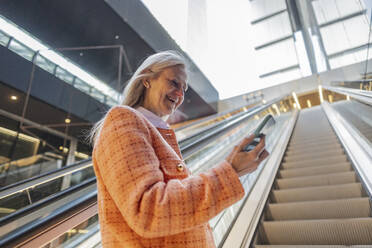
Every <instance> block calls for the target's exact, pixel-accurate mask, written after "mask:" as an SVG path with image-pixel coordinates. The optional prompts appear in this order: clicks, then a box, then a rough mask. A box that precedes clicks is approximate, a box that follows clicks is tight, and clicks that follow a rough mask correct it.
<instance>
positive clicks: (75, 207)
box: [0, 190, 97, 247]
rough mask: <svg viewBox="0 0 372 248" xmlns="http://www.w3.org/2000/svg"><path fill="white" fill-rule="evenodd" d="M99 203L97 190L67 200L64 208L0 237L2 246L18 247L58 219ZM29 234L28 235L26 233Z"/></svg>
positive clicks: (0, 245)
mask: <svg viewBox="0 0 372 248" xmlns="http://www.w3.org/2000/svg"><path fill="white" fill-rule="evenodd" d="M96 203H97V190H93V191H92V192H89V193H88V194H85V195H83V196H81V197H78V198H76V199H75V200H73V201H70V202H67V203H66V204H65V205H64V207H63V208H59V209H56V210H54V211H53V212H52V213H50V214H49V215H47V216H46V217H43V218H39V219H37V220H36V221H32V222H30V223H28V224H26V225H24V226H22V227H20V229H16V231H13V232H11V233H8V234H6V235H4V237H2V238H1V239H0V247H16V246H18V245H19V243H20V242H24V241H25V240H26V239H28V237H32V236H36V235H39V234H40V233H42V232H43V231H45V230H47V229H48V228H50V227H51V225H50V223H56V220H60V219H65V218H68V217H71V216H73V215H76V212H77V211H79V210H80V211H82V210H84V209H86V207H87V206H88V205H91V204H96ZM71 228H72V227H71ZM25 234H28V235H25Z"/></svg>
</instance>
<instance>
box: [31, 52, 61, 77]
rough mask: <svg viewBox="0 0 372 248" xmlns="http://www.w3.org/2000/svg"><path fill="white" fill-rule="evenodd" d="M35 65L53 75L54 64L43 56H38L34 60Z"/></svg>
mask: <svg viewBox="0 0 372 248" xmlns="http://www.w3.org/2000/svg"><path fill="white" fill-rule="evenodd" d="M35 64H36V65H38V66H39V67H41V68H43V69H44V70H46V71H47V72H49V73H51V74H54V70H55V67H56V64H54V63H53V62H51V61H49V60H48V59H46V58H45V57H44V56H42V55H40V54H38V55H37V56H36V59H35Z"/></svg>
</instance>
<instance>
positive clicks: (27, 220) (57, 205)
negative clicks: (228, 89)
mask: <svg viewBox="0 0 372 248" xmlns="http://www.w3.org/2000/svg"><path fill="white" fill-rule="evenodd" d="M280 100H281V98H280V99H275V100H273V101H272V102H269V103H267V104H265V105H263V106H261V107H259V108H256V109H254V110H251V111H248V112H246V113H243V115H240V116H239V118H232V120H230V121H228V122H225V123H224V124H223V125H219V126H218V128H216V127H215V126H214V125H213V126H212V127H211V128H210V129H211V130H213V131H211V130H203V131H202V132H201V133H200V134H198V136H197V137H198V138H197V139H195V136H192V138H193V142H191V143H192V144H191V145H190V143H189V144H188V146H186V147H183V146H182V143H181V144H180V146H181V150H182V153H183V155H184V158H185V160H186V163H187V164H188V165H189V166H190V167H189V169H190V170H191V171H192V172H194V173H199V172H200V171H203V170H207V169H208V168H209V167H211V166H213V165H215V163H216V162H217V161H219V160H221V159H223V158H224V157H226V156H227V154H228V153H229V150H230V149H231V148H232V146H233V145H235V144H236V143H237V142H239V140H240V139H241V137H242V135H246V134H247V133H248V132H249V130H251V129H252V128H253V126H254V125H255V124H256V123H257V122H258V120H259V116H261V117H262V115H265V114H267V113H268V111H269V109H270V108H271V105H272V104H275V102H277V101H280ZM270 111H272V110H271V109H270ZM279 119H280V118H279ZM279 123H281V122H280V120H279ZM186 140H187V139H186ZM185 154H186V155H185ZM53 173H54V174H53ZM53 173H51V174H47V175H44V176H45V178H44V179H41V178H35V179H34V180H31V181H30V182H26V184H28V185H26V186H25V187H24V188H23V189H26V190H18V191H17V192H16V193H14V194H13V195H12V197H13V199H12V198H9V200H8V202H9V203H15V202H16V201H19V199H20V198H16V197H17V194H19V193H22V194H23V201H27V198H30V196H32V195H33V194H34V193H35V192H33V191H35V189H38V190H37V192H38V193H39V194H43V193H45V188H50V187H51V185H52V182H53V180H55V179H57V180H60V181H62V182H59V184H61V183H63V180H64V178H65V177H70V178H69V179H74V180H69V182H70V185H68V187H67V188H61V190H57V191H55V192H54V193H53V194H51V195H45V197H39V198H38V200H37V201H36V202H30V204H29V205H28V206H26V207H20V208H19V209H17V210H16V211H15V212H13V213H11V214H8V215H6V216H4V217H3V218H0V236H1V237H0V246H5V247H8V246H9V247H12V246H16V245H15V244H16V243H19V241H20V240H21V239H24V238H25V236H27V235H31V236H32V235H38V234H40V232H42V231H41V230H44V229H47V228H46V227H45V223H47V225H51V226H54V225H55V224H56V223H59V224H61V223H65V222H66V221H65V220H66V219H67V222H68V219H69V218H70V217H71V216H72V217H71V218H72V219H73V218H74V217H76V216H78V215H79V213H82V215H84V213H86V212H89V211H91V213H93V214H90V215H91V218H89V219H88V222H90V223H91V222H92V221H93V222H94V221H95V223H96V224H95V226H94V227H93V229H94V230H95V232H94V233H96V232H97V231H98V230H99V228H98V227H97V225H98V223H97V217H96V215H95V214H94V212H95V213H96V204H97V202H96V186H95V178H94V174H92V173H93V170H92V167H91V162H90V161H82V162H80V163H78V164H75V165H72V166H68V167H66V168H62V169H61V170H59V171H57V172H53ZM55 173H57V174H58V175H57V176H56V177H54V176H55V175H56V174H55ZM32 181H35V182H36V183H35V184H32ZM74 182H75V183H74ZM18 186H20V185H18ZM21 188H22V187H21ZM57 188H58V187H57ZM10 190H11V188H10ZM1 193H3V192H0V194H1ZM0 198H1V197H0ZM1 200H3V199H1ZM230 212H231V211H230ZM226 216H227V217H229V216H228V213H221V215H220V216H218V219H217V220H216V225H217V224H218V223H219V221H220V220H221V219H223V218H226ZM92 218H93V220H91V219H92ZM83 220H84V221H86V217H83V219H79V220H77V221H75V222H73V223H74V224H71V223H69V224H68V225H70V226H71V227H74V225H75V224H79V223H82V222H84V221H83ZM61 221H62V222H61ZM51 223H52V224H51ZM84 223H85V222H84ZM61 225H63V224H61ZM79 225H80V224H79ZM80 226H81V225H80ZM83 226H84V227H86V224H84V225H83ZM39 228H41V229H39ZM51 228H52V229H53V228H54V227H51ZM86 231H87V229H84V232H86ZM60 234H62V233H59V234H56V233H54V234H53V235H56V236H59V235H60ZM92 235H93V236H94V235H96V234H92ZM68 236H71V235H68ZM98 236H99V233H98ZM49 238H50V237H49ZM49 238H48V239H49ZM54 238H55V236H54V237H53V239H54ZM85 239H86V238H84V240H85ZM27 241H28V240H27Z"/></svg>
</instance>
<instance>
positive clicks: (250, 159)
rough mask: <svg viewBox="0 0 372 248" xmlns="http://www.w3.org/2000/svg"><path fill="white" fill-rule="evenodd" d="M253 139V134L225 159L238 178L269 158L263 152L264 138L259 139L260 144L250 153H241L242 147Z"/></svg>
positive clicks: (266, 153)
mask: <svg viewBox="0 0 372 248" xmlns="http://www.w3.org/2000/svg"><path fill="white" fill-rule="evenodd" d="M254 138H255V137H254V134H252V135H250V136H249V137H246V138H244V139H243V140H242V141H241V142H240V144H239V145H237V146H235V147H234V149H233V150H232V152H231V153H230V155H229V156H228V157H227V158H226V160H227V162H229V163H230V164H231V165H232V167H233V168H234V169H235V171H236V172H237V173H238V175H239V177H240V176H244V175H245V174H247V173H251V172H253V171H255V170H256V169H257V167H258V165H259V164H260V163H261V162H262V160H264V159H265V158H267V156H269V153H268V152H267V151H266V150H265V136H263V137H262V138H261V140H260V143H258V145H257V146H256V147H255V148H254V149H253V150H252V151H249V152H245V151H243V149H244V147H246V146H247V145H248V144H250V143H251V142H252V141H253V139H254Z"/></svg>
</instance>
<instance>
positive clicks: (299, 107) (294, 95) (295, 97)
mask: <svg viewBox="0 0 372 248" xmlns="http://www.w3.org/2000/svg"><path fill="white" fill-rule="evenodd" d="M292 96H293V98H294V99H295V102H296V104H297V108H298V109H301V105H300V103H299V102H298V98H297V95H296V93H294V92H292Z"/></svg>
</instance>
